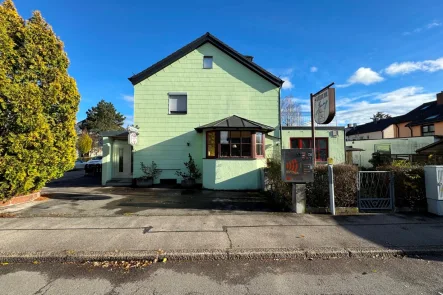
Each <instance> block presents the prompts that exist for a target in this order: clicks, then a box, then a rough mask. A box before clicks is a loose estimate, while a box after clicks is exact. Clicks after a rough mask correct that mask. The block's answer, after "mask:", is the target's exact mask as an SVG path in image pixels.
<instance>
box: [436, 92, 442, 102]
mask: <svg viewBox="0 0 443 295" xmlns="http://www.w3.org/2000/svg"><path fill="white" fill-rule="evenodd" d="M437 104H443V91H442V92H440V93H437Z"/></svg>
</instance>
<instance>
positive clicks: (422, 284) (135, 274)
mask: <svg viewBox="0 0 443 295" xmlns="http://www.w3.org/2000/svg"><path fill="white" fill-rule="evenodd" d="M439 292H441V293H439ZM0 294H8V295H12V294H85V295H86V294H436V295H440V294H443V258H442V257H427V258H424V259H419V258H391V259H378V258H376V259H362V260H360V259H333V260H296V261H215V262H180V263H169V262H166V263H157V264H154V265H151V266H147V267H145V268H140V269H131V270H130V271H125V270H124V269H122V268H109V267H108V268H102V267H100V266H95V267H94V266H93V265H72V264H8V265H3V266H0Z"/></svg>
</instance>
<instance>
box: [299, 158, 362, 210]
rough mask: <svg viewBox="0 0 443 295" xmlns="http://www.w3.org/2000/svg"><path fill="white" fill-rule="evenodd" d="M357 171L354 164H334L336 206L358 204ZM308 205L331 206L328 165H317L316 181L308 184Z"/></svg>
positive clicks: (353, 205)
mask: <svg viewBox="0 0 443 295" xmlns="http://www.w3.org/2000/svg"><path fill="white" fill-rule="evenodd" d="M357 173H358V168H357V167H356V166H354V165H347V164H337V165H334V194H335V206H337V207H356V206H357ZM306 205H307V206H308V207H329V185H328V167H327V166H325V165H322V166H316V167H315V171H314V182H313V183H308V184H307V195H306Z"/></svg>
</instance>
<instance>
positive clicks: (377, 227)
mask: <svg viewBox="0 0 443 295" xmlns="http://www.w3.org/2000/svg"><path fill="white" fill-rule="evenodd" d="M332 218H333V219H334V221H335V222H336V223H337V225H338V226H340V227H342V228H344V229H346V230H347V231H348V232H350V233H352V234H353V235H355V236H358V237H360V238H361V239H363V240H365V241H369V242H370V243H372V244H374V247H383V248H388V249H400V250H404V251H406V253H408V252H409V253H414V251H415V250H419V249H420V250H423V249H426V250H427V251H430V252H429V255H430V257H431V255H432V251H436V252H440V254H441V252H442V251H443V217H441V216H435V215H432V214H427V213H425V214H419V213H405V214H400V213H396V214H394V213H392V214H368V215H354V216H332ZM411 257H414V255H412V256H411ZM435 257H439V256H435ZM418 258H422V257H418Z"/></svg>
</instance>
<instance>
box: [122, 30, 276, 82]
mask: <svg viewBox="0 0 443 295" xmlns="http://www.w3.org/2000/svg"><path fill="white" fill-rule="evenodd" d="M207 42H209V43H211V44H212V45H214V46H215V47H217V48H218V49H220V50H221V51H223V52H224V53H225V54H227V55H229V56H230V57H231V58H233V59H235V60H236V61H237V62H239V63H241V64H242V65H243V66H245V67H247V68H248V69H250V70H251V71H253V72H255V73H256V74H258V75H260V76H261V77H262V78H263V79H266V80H268V81H269V82H270V83H272V84H274V85H276V86H278V87H281V85H282V84H283V80H282V79H280V78H279V77H277V76H275V75H274V74H272V73H270V72H269V71H267V70H265V69H264V68H262V67H260V66H259V65H257V64H256V63H254V62H252V61H250V60H249V59H247V58H246V57H245V56H244V55H243V54H241V53H240V52H238V51H236V50H235V49H233V48H232V47H230V46H228V45H227V44H225V43H224V42H222V41H221V40H219V39H218V38H216V37H215V36H214V35H212V34H211V33H209V32H206V33H205V34H204V35H202V36H200V37H198V38H197V39H195V40H194V41H191V42H190V43H188V44H186V45H185V46H183V47H181V48H180V49H178V50H176V51H175V52H173V53H171V54H170V55H168V56H166V57H165V58H163V59H161V60H160V61H158V62H156V63H155V64H153V65H151V66H150V67H148V68H146V69H145V70H143V71H141V72H139V73H137V74H135V75H133V76H132V77H130V78H128V79H129V81H131V83H132V84H133V85H136V84H138V83H140V82H141V81H143V80H144V79H146V78H149V77H150V76H152V75H154V74H155V73H157V72H159V71H161V70H162V69H164V68H165V67H167V66H169V65H170V64H172V63H173V62H175V61H177V60H178V59H180V58H182V57H183V56H185V55H187V54H189V53H190V52H191V51H193V50H195V49H197V48H199V47H200V46H202V45H203V44H205V43H207Z"/></svg>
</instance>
